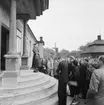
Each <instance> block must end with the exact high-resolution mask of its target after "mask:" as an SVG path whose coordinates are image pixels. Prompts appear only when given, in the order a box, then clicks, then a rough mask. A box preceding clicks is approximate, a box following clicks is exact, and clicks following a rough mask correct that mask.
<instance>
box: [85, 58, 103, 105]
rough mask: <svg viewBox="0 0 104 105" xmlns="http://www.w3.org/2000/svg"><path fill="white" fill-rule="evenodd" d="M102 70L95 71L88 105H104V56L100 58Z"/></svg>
mask: <svg viewBox="0 0 104 105" xmlns="http://www.w3.org/2000/svg"><path fill="white" fill-rule="evenodd" d="M99 62H100V63H99V64H100V68H99V69H96V70H94V71H93V73H92V76H91V80H90V85H89V90H88V92H87V99H86V105H104V56H100V57H99Z"/></svg>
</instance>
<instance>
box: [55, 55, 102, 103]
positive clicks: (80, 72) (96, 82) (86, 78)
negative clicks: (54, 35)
mask: <svg viewBox="0 0 104 105" xmlns="http://www.w3.org/2000/svg"><path fill="white" fill-rule="evenodd" d="M57 73H58V74H59V88H58V97H59V105H66V99H67V90H66V89H67V88H66V87H67V85H68V86H69V89H70V96H71V97H73V101H72V103H71V104H72V105H77V104H78V103H79V102H80V101H79V99H80V98H82V99H84V100H85V102H84V104H86V105H104V101H103V100H104V56H100V57H99V58H91V57H86V58H74V57H69V58H67V59H63V60H60V62H59V65H58V68H57Z"/></svg>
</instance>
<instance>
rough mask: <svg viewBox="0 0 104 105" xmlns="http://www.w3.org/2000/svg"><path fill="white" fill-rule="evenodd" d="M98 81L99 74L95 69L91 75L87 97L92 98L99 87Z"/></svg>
mask: <svg viewBox="0 0 104 105" xmlns="http://www.w3.org/2000/svg"><path fill="white" fill-rule="evenodd" d="M99 81H100V77H99V74H98V73H97V71H96V70H95V71H94V72H93V73H92V76H91V80H90V85H89V90H88V92H87V99H90V98H93V97H94V96H95V95H96V93H97V92H98V89H99Z"/></svg>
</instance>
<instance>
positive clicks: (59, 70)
mask: <svg viewBox="0 0 104 105" xmlns="http://www.w3.org/2000/svg"><path fill="white" fill-rule="evenodd" d="M56 72H57V73H58V74H60V72H61V64H60V63H59V65H58V68H57V70H56Z"/></svg>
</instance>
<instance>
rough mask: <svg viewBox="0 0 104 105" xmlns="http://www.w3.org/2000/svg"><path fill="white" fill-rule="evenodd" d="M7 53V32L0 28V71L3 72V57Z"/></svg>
mask: <svg viewBox="0 0 104 105" xmlns="http://www.w3.org/2000/svg"><path fill="white" fill-rule="evenodd" d="M8 51H9V30H8V29H7V28H5V27H4V26H2V27H1V71H4V70H5V57H4V55H5V54H7V52H8Z"/></svg>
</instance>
